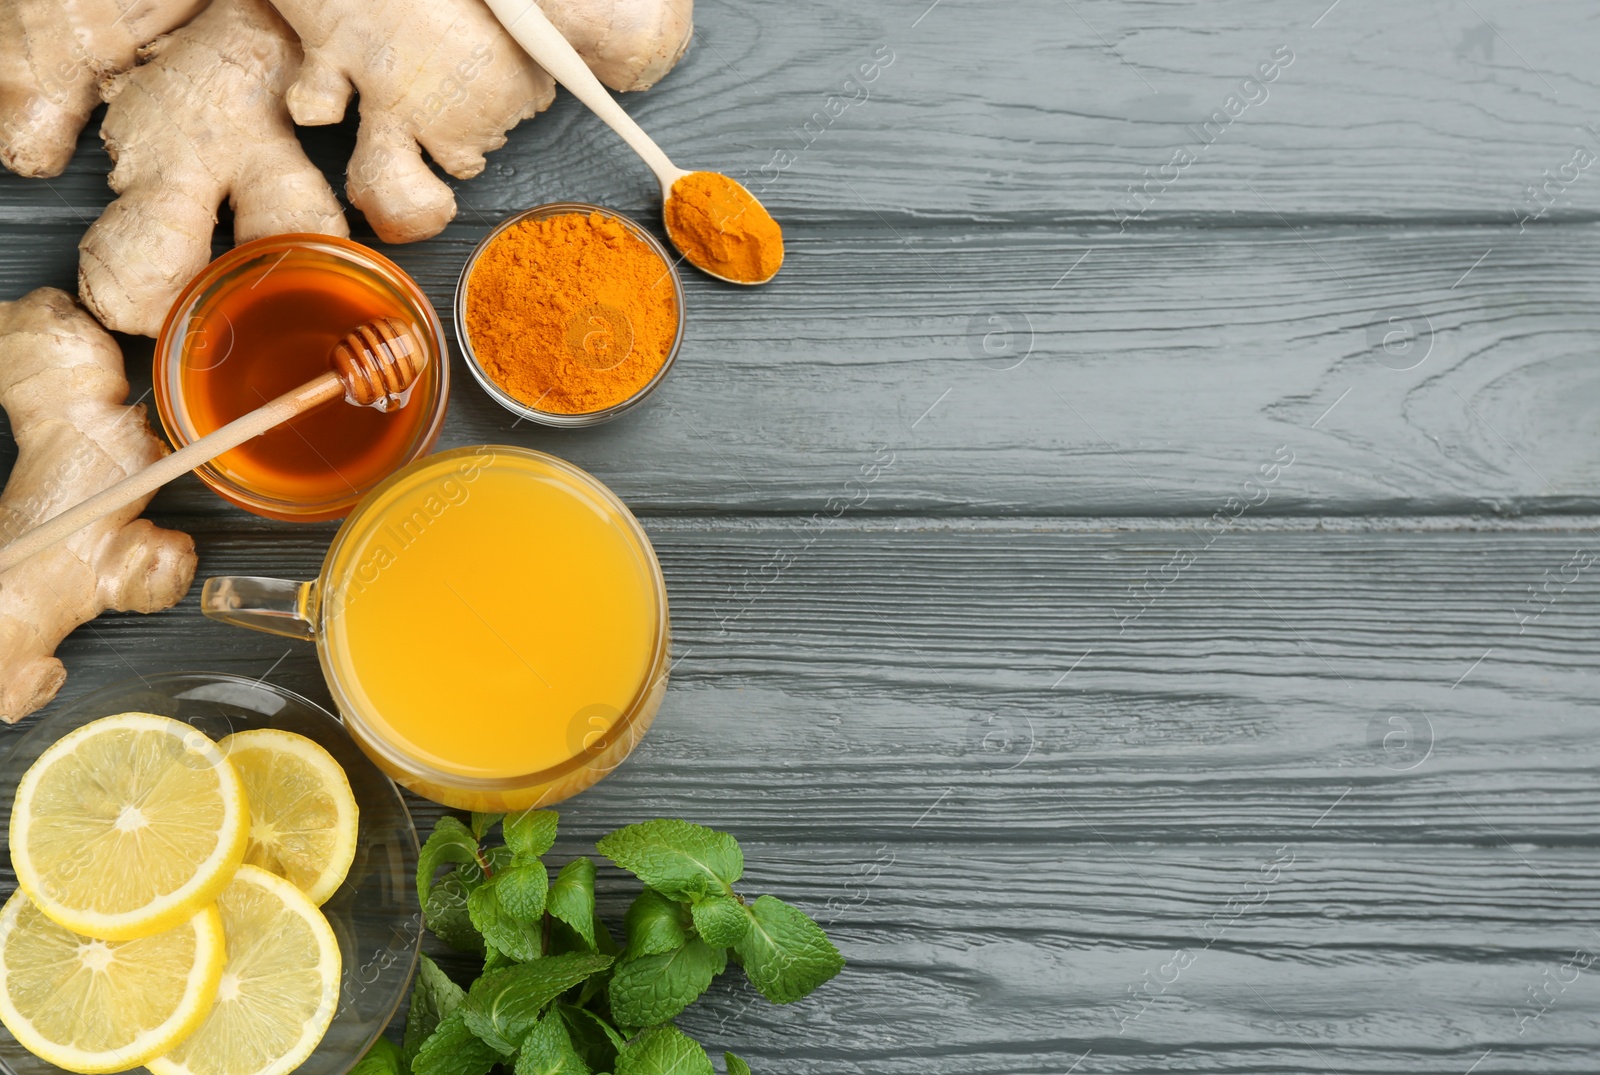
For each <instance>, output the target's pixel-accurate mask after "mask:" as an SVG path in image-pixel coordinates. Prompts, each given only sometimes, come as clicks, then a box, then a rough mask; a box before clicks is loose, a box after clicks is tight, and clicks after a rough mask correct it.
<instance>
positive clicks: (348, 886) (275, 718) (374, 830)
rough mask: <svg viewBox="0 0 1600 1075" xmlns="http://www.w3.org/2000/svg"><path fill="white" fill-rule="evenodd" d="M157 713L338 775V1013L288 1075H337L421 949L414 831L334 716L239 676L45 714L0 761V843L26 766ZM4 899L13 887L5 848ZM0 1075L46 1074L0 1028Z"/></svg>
mask: <svg viewBox="0 0 1600 1075" xmlns="http://www.w3.org/2000/svg"><path fill="white" fill-rule="evenodd" d="M127 712H143V713H159V714H161V715H162V716H167V717H174V718H176V719H178V720H182V721H187V722H188V723H189V724H192V725H193V726H195V727H196V728H199V729H200V730H201V731H202V732H204V733H205V734H206V735H208V736H210V737H211V738H212V739H221V738H222V737H223V736H225V735H230V734H232V733H233V732H239V731H244V730H245V729H246V728H281V729H283V730H285V731H290V732H298V733H299V734H301V735H303V736H305V737H307V738H308V739H313V740H315V741H316V742H318V743H320V744H321V745H322V746H323V747H325V748H326V749H327V750H328V752H329V753H330V754H332V755H333V756H334V757H335V758H337V759H338V761H339V764H340V765H342V766H344V771H345V773H346V774H347V775H348V776H349V778H350V787H351V788H352V789H353V790H354V791H355V796H356V804H357V805H358V806H359V807H360V810H361V834H360V837H359V840H358V843H357V846H356V857H355V862H354V863H352V864H351V866H350V875H349V876H348V877H347V878H345V882H344V884H343V885H342V886H341V887H340V888H339V891H337V892H335V893H334V894H333V897H332V898H331V899H329V900H328V902H327V903H325V904H323V906H322V910H323V913H324V914H326V915H327V916H328V922H329V923H330V924H331V925H332V926H333V932H334V934H335V935H336V936H337V937H338V938H339V954H340V955H341V956H342V957H343V960H344V980H343V982H342V983H341V989H340V996H339V1011H338V1013H337V1014H336V1015H335V1016H334V1018H333V1024H332V1025H331V1026H330V1027H329V1028H328V1033H327V1036H326V1037H324V1038H323V1039H322V1044H321V1045H319V1046H318V1047H317V1051H316V1052H314V1053H312V1054H311V1057H310V1059H308V1060H307V1061H306V1062H305V1063H304V1064H302V1065H301V1066H300V1067H299V1068H298V1069H296V1075H345V1073H346V1072H348V1071H349V1070H350V1068H351V1067H353V1066H354V1065H355V1062H356V1061H357V1060H359V1059H360V1058H361V1054H362V1053H364V1052H366V1050H367V1046H369V1045H371V1044H372V1041H373V1039H374V1038H376V1037H377V1036H378V1035H379V1034H381V1033H382V1032H383V1029H384V1027H386V1026H388V1025H389V1020H391V1019H392V1018H394V1013H395V1011H396V1010H397V1009H398V1008H399V1007H400V1002H401V1001H402V1000H403V999H405V996H406V987H407V985H408V984H409V983H410V981H411V972H412V971H413V970H414V969H415V967H416V963H417V953H418V951H419V946H420V944H421V939H422V938H421V928H422V920H421V915H420V914H419V913H418V911H417V880H416V878H417V830H416V827H415V826H414V825H413V824H412V823H411V814H410V811H408V810H407V809H406V804H405V802H404V800H402V799H401V797H400V791H399V789H398V788H396V787H395V785H394V782H393V781H391V780H390V779H389V778H388V777H386V776H384V775H383V774H382V773H380V772H379V771H378V769H377V768H376V767H375V766H374V765H373V764H372V763H371V762H370V761H368V760H367V758H366V755H364V754H362V753H361V751H360V750H358V749H357V748H356V745H355V744H354V743H353V742H351V741H350V737H349V736H348V735H346V734H345V731H344V726H343V725H342V724H340V723H339V720H338V718H336V717H334V716H333V715H332V714H330V713H328V711H327V710H325V709H323V708H322V707H321V706H318V705H316V704H315V703H313V702H310V701H307V700H306V699H304V698H302V697H300V696H299V695H297V694H291V693H290V692H289V691H286V690H282V689H280V688H278V687H274V686H271V685H270V684H266V683H259V682H256V681H254V680H249V679H244V678H242V677H239V676H228V675H217V674H213V673H189V672H172V673H166V674H163V675H152V676H148V677H146V678H144V679H134V680H127V681H125V682H122V683H118V684H114V685H113V686H110V687H106V688H104V689H103V690H98V691H95V692H94V693H93V694H90V695H87V696H85V697H83V698H80V699H78V700H77V701H75V702H73V703H71V704H69V705H64V706H61V707H60V708H55V709H52V710H51V711H50V712H48V713H46V714H45V715H44V716H43V717H41V718H40V719H39V721H38V722H37V723H36V724H34V725H33V727H32V728H30V729H28V730H27V731H26V732H24V733H23V734H21V735H18V736H16V737H15V738H11V737H7V739H8V740H9V741H10V749H9V750H7V751H5V754H4V757H3V758H0V843H6V841H5V834H6V833H8V832H9V831H10V827H11V797H12V792H13V790H14V789H15V788H16V786H17V781H18V780H20V779H21V777H22V774H23V773H24V772H25V771H26V770H27V768H28V766H29V765H31V764H33V762H34V761H35V760H36V759H37V758H38V757H39V755H41V754H43V753H44V752H45V750H46V749H47V748H48V747H49V746H50V744H51V743H54V742H55V741H56V740H57V739H60V738H61V737H62V736H64V735H66V734H67V733H68V732H70V731H72V730H73V729H74V728H78V727H81V726H82V725H84V724H87V723H89V722H90V721H91V720H96V719H98V718H100V717H107V716H111V715H112V714H114V713H127ZM4 851H5V853H4V856H3V858H0V862H3V863H4V864H5V866H6V869H5V874H4V880H3V881H0V901H3V900H4V899H5V898H6V897H9V896H10V895H11V893H12V892H13V891H14V890H15V889H16V885H17V882H16V878H15V876H14V875H13V874H12V873H11V871H10V869H9V864H10V861H11V853H10V846H9V843H6V846H5V848H4ZM0 1070H3V1071H4V1072H5V1073H6V1075H48V1073H53V1072H57V1071H59V1070H60V1069H59V1068H57V1067H55V1066H54V1065H52V1064H47V1063H45V1062H44V1061H43V1060H40V1059H39V1058H38V1057H36V1056H34V1055H33V1054H32V1053H30V1052H28V1051H27V1050H26V1049H23V1048H22V1047H21V1046H20V1045H18V1044H17V1043H16V1040H15V1039H13V1038H12V1037H11V1035H10V1034H7V1033H5V1032H4V1030H0Z"/></svg>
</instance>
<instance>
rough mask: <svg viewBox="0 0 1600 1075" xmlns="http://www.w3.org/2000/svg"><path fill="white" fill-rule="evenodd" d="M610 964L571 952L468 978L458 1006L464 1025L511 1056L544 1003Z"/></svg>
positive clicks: (604, 959) (608, 959) (597, 957)
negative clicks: (463, 999) (463, 1000)
mask: <svg viewBox="0 0 1600 1075" xmlns="http://www.w3.org/2000/svg"><path fill="white" fill-rule="evenodd" d="M610 965H611V957H610V956H601V955H593V954H589V953H584V954H577V953H573V954H570V955H564V956H549V957H547V958H545V959H537V960H534V961H533V962H531V963H520V964H518V965H517V966H515V967H510V968H508V969H506V970H502V971H496V972H495V973H493V974H486V975H484V976H483V977H482V978H479V979H478V980H477V981H476V982H473V983H472V988H471V989H470V990H468V991H467V1000H466V1003H465V1004H463V1005H462V1006H461V1008H460V1011H462V1012H464V1013H465V1017H466V1021H467V1026H468V1028H469V1029H471V1031H472V1032H473V1033H474V1034H476V1035H477V1036H478V1037H479V1038H480V1039H482V1040H483V1041H484V1042H486V1043H487V1044H488V1045H489V1046H490V1047H491V1048H493V1049H495V1050H496V1051H498V1052H499V1053H501V1054H503V1055H505V1056H510V1055H511V1054H512V1053H513V1052H515V1051H516V1049H517V1046H518V1045H519V1044H521V1042H522V1037H523V1035H524V1034H526V1033H527V1032H528V1031H529V1030H530V1029H532V1027H533V1024H534V1022H535V1021H536V1020H537V1019H538V1018H539V1012H540V1010H541V1009H543V1008H544V1006H545V1005H546V1004H549V1003H550V1002H551V1001H552V1000H555V999H556V998H557V997H559V996H560V995H561V994H562V993H565V992H566V991H567V990H568V989H571V988H572V987H573V986H575V985H577V984H578V983H579V982H581V981H583V980H584V979H585V978H587V977H589V975H591V974H596V973H598V972H600V971H603V970H605V969H606V968H607V967H609V966H610Z"/></svg>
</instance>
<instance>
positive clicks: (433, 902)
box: [422, 869, 483, 953]
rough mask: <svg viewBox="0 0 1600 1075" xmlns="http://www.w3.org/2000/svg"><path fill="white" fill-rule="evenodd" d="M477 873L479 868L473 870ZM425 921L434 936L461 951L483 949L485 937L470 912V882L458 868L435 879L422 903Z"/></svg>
mask: <svg viewBox="0 0 1600 1075" xmlns="http://www.w3.org/2000/svg"><path fill="white" fill-rule="evenodd" d="M474 872H476V871H474ZM422 920H423V922H425V923H426V924H427V926H428V929H430V930H432V931H433V935H434V936H435V937H437V938H439V939H440V940H441V941H443V942H444V943H445V944H448V945H449V946H450V947H451V948H454V949H455V950H456V951H458V952H469V953H477V952H481V951H483V936H482V935H481V934H479V932H478V931H477V929H476V927H474V926H473V924H472V916H471V914H469V913H468V911H467V883H466V882H465V881H464V880H462V877H461V871H460V870H459V869H456V870H451V871H450V872H449V873H447V874H445V875H444V876H443V877H441V878H439V880H438V881H436V882H435V883H434V885H433V887H432V888H430V889H429V890H428V896H427V898H426V899H425V900H423V902H422Z"/></svg>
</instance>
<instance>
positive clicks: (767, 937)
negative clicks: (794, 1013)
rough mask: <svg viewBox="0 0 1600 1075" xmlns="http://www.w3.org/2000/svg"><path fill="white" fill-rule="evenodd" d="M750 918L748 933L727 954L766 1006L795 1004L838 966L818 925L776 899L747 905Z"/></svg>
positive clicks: (834, 951) (838, 958)
mask: <svg viewBox="0 0 1600 1075" xmlns="http://www.w3.org/2000/svg"><path fill="white" fill-rule="evenodd" d="M750 917H751V924H750V932H749V933H747V934H745V937H744V939H743V940H742V941H740V942H739V943H738V944H736V945H734V946H733V950H734V951H735V952H737V953H738V954H739V961H740V962H741V963H743V964H744V972H745V974H746V975H747V976H748V977H749V979H750V984H752V985H754V986H755V987H756V988H757V989H759V990H760V991H761V995H762V996H764V997H766V998H767V999H768V1000H770V1001H772V1003H774V1004H788V1003H790V1002H792V1001H796V1000H799V999H800V998H801V997H803V996H805V995H806V994H807V993H810V992H811V991H812V990H813V989H815V988H817V986H819V985H821V984H822V983H823V982H826V981H827V980H828V979H829V978H832V977H833V976H834V975H835V974H838V973H839V971H840V969H841V968H843V967H844V957H843V956H841V955H840V954H839V950H838V949H837V948H835V947H834V946H833V942H832V941H830V940H828V935H827V934H826V933H824V932H822V927H821V926H819V925H817V924H816V923H815V922H813V921H811V919H810V918H809V917H807V916H806V913H805V912H804V911H801V910H800V909H798V908H796V907H791V906H789V905H788V904H787V903H784V902H783V901H782V900H780V899H778V898H777V897H776V896H762V897H761V898H760V899H758V900H756V902H755V903H753V904H751V905H750Z"/></svg>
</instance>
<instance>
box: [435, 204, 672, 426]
mask: <svg viewBox="0 0 1600 1075" xmlns="http://www.w3.org/2000/svg"><path fill="white" fill-rule="evenodd" d="M679 325H680V317H679V313H678V299H677V291H676V289H675V288H674V286H673V281H672V273H671V269H670V267H669V266H668V265H667V263H666V261H665V260H664V259H663V258H662V257H661V255H660V254H659V253H657V252H656V250H655V249H653V248H652V247H651V246H649V245H648V244H646V243H645V242H644V241H643V240H642V239H640V238H638V237H637V236H635V235H632V234H630V232H629V230H628V228H627V226H626V225H625V224H624V223H623V222H622V221H621V220H618V219H617V218H616V217H612V216H608V215H606V214H603V213H596V212H591V213H576V212H574V213H559V214H557V215H555V216H550V217H545V218H543V219H529V220H523V221H520V222H518V223H516V224H513V225H511V226H510V227H509V228H506V229H505V230H504V231H502V232H501V233H500V234H499V235H497V236H496V237H495V238H494V239H493V240H492V241H491V242H490V243H489V245H488V246H487V247H486V248H485V249H484V251H483V253H482V254H481V255H480V256H479V257H478V261H477V264H476V265H474V266H473V268H472V272H471V274H470V276H469V277H468V279H467V296H466V329H467V339H468V340H469V341H470V343H471V345H472V352H473V355H474V357H476V359H477V361H478V364H479V366H481V367H482V369H483V371H484V373H486V374H487V375H488V376H489V379H490V380H492V381H494V383H495V384H497V385H499V386H500V387H501V388H502V389H504V390H505V391H506V393H507V394H509V395H510V396H511V397H512V398H514V399H516V400H517V401H519V402H521V403H522V404H524V405H525V406H528V407H531V408H533V409H534V410H537V411H547V412H550V413H552V414H592V413H594V412H596V411H602V410H605V409H607V408H609V407H614V406H616V405H617V404H619V403H623V402H625V401H626V400H628V399H630V398H632V397H633V396H634V395H636V394H637V393H638V392H639V391H640V390H641V389H643V388H644V387H645V386H646V385H647V384H649V383H650V381H651V379H652V378H654V377H655V375H656V373H657V372H658V371H659V370H660V369H661V367H662V365H663V364H664V363H665V362H666V360H667V357H668V355H669V354H670V353H671V351H672V347H673V344H674V342H675V341H676V340H677V336H678V328H679Z"/></svg>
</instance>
